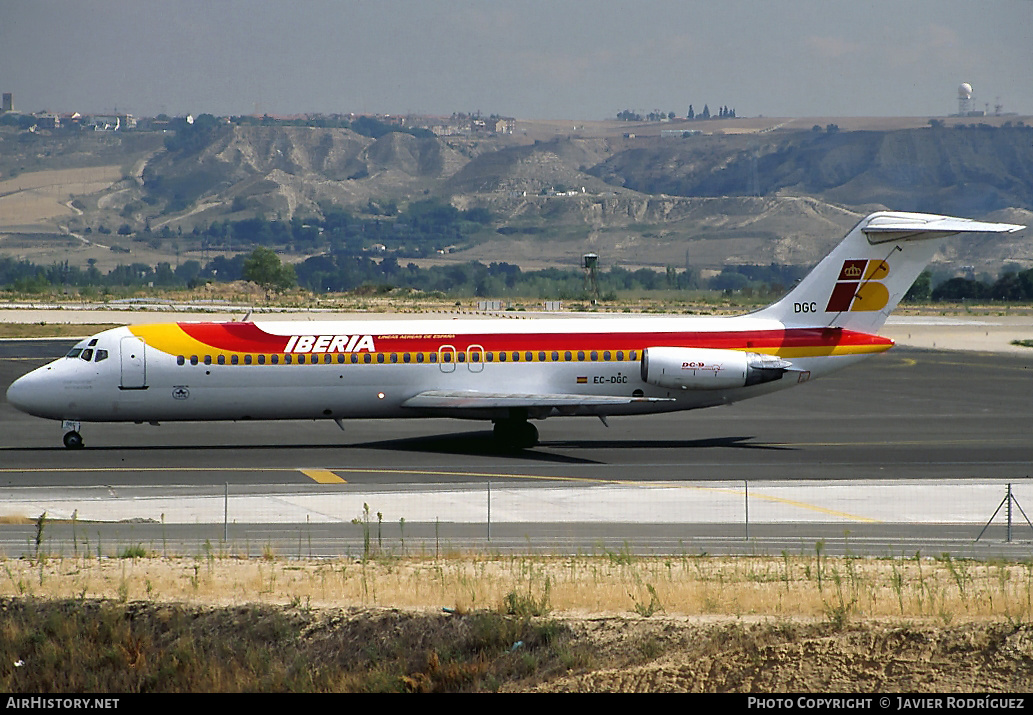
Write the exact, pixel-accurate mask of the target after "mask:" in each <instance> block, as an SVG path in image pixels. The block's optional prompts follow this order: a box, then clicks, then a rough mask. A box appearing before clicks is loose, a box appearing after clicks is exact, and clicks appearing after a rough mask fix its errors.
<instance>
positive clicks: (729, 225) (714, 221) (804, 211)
mask: <svg viewBox="0 0 1033 715" xmlns="http://www.w3.org/2000/svg"><path fill="white" fill-rule="evenodd" d="M988 121H989V120H988ZM758 122H759V123H758ZM801 123H803V124H806V122H805V121H804V120H795V121H794V122H790V123H778V124H775V125H773V126H763V127H762V125H767V124H770V120H765V121H764V122H760V120H755V121H753V122H752V123H750V121H749V120H736V122H731V123H729V122H724V123H722V122H715V123H708V122H682V123H681V124H679V125H678V126H679V127H681V128H683V129H688V128H692V129H694V130H695V129H700V130H703V132H704V133H703V134H693V135H689V134H685V135H682V134H679V133H678V132H677V131H676V130H675V131H674V132H673V133H672V132H668V133H667V134H661V128H662V127H663V126H671V125H660V124H657V123H653V124H650V125H642V126H640V127H639V126H635V127H631V126H629V125H624V124H623V123H619V122H609V123H597V124H596V125H593V126H591V127H578V126H576V125H569V130H568V132H569V133H561V130H562V129H564V127H566V126H568V125H565V124H563V123H559V124H556V126H551V125H549V126H544V125H543V126H541V127H538V126H537V125H535V124H533V123H527V128H526V129H525V130H524V131H518V132H517V133H516V134H515V135H510V136H507V135H488V136H476V135H474V136H443V137H438V136H432V135H430V134H429V133H427V132H423V133H422V134H421V133H419V132H415V135H414V133H405V132H399V131H388V132H387V133H384V134H380V135H379V136H378V137H372V136H366V135H364V134H360V133H358V132H356V131H353V130H351V129H341V128H322V127H311V126H291V125H284V124H269V125H248V124H231V123H228V122H225V121H218V122H217V123H213V124H212V125H210V126H209V127H207V128H205V129H203V130H201V129H197V130H190V131H192V132H194V133H193V134H191V135H190V136H186V135H184V136H182V137H180V136H178V135H172V136H171V137H170V136H165V137H164V139H163V137H162V135H161V134H158V133H147V132H140V133H137V134H131V133H127V134H125V135H119V136H116V137H114V138H111V137H109V136H97V137H85V138H84V137H83V136H79V137H78V138H75V137H69V136H65V135H59V134H53V135H51V136H49V137H45V136H37V135H32V136H28V134H27V133H25V132H22V133H20V134H19V133H15V132H12V131H10V130H4V131H2V132H0V141H2V148H3V149H4V150H5V151H7V150H8V149H9V148H11V147H17V148H18V151H17V152H15V153H9V154H6V155H5V156H4V159H3V160H2V161H0V186H4V187H9V190H10V192H11V193H10V195H7V196H3V197H0V201H3V202H5V203H4V208H5V210H4V212H3V213H2V215H0V254H3V255H12V256H18V257H26V258H29V259H30V260H31V259H32V256H33V253H32V245H33V242H39V243H40V247H41V248H43V247H44V243H45V242H46V240H49V244H52V245H51V248H52V249H53V250H51V251H50V252H49V253H45V252H44V253H41V254H40V255H41V256H51V255H63V254H62V252H67V255H65V258H67V260H69V261H72V262H77V263H80V264H81V263H85V261H86V260H87V259H93V260H94V261H95V262H97V263H99V264H100V265H106V264H107V263H109V262H110V261H111V260H115V259H117V260H124V261H130V260H140V261H144V262H147V263H152V262H154V261H158V260H162V259H163V257H164V260H176V261H177V262H178V260H179V258H180V257H181V256H184V255H188V254H190V253H193V252H195V251H196V252H199V253H200V252H201V251H202V250H203V246H202V245H201V241H200V239H198V238H191V236H190V234H191V232H192V230H193V229H194V228H195V227H201V228H202V229H203V228H205V227H207V226H209V225H211V224H213V223H216V222H225V221H240V220H242V219H251V218H253V217H256V216H257V217H261V218H264V219H268V220H273V219H280V220H284V221H286V220H289V219H292V218H297V219H299V220H301V221H306V220H312V219H314V220H317V221H318V220H321V218H322V217H323V216H324V212H325V210H326V209H327V208H328V207H331V206H333V207H343V208H345V209H347V210H349V211H352V212H354V213H356V214H358V215H361V214H364V213H365V214H366V215H367V216H373V217H375V218H376V220H377V221H379V222H382V223H384V224H386V225H387V226H391V223H392V222H393V221H394V220H395V219H396V217H397V216H398V215H399V214H398V211H399V208H400V207H404V206H405V205H406V204H407V203H409V202H411V201H414V200H417V199H419V200H423V199H427V198H432V199H437V200H439V201H447V202H450V203H451V204H452V205H454V206H456V207H457V208H460V209H463V210H469V209H475V208H486V209H488V210H489V211H490V212H491V214H490V216H491V218H490V222H486V223H484V224H483V225H482V227H481V228H479V229H478V232H477V234H476V235H475V236H473V237H472V238H470V239H469V240H464V241H463V242H461V245H457V246H456V247H455V249H454V253H451V254H449V255H446V256H443V257H441V258H440V259H438V258H435V259H433V260H440V261H445V262H461V261H467V260H481V261H498V260H503V261H508V262H511V263H517V264H519V265H521V266H522V267H525V268H537V267H543V266H554V265H564V266H573V265H577V263H578V261H579V259H580V256H581V255H582V254H583V253H585V252H595V253H598V254H599V255H600V257H601V260H602V264H601V265H603V266H604V267H605V266H608V265H614V264H621V265H625V266H649V267H655V268H663V267H665V266H674V267H677V268H681V267H684V266H686V265H691V266H692V267H693V268H695V269H719V268H720V267H721V266H724V265H727V264H729V263H733V264H734V263H751V264H769V263H786V264H796V265H807V264H812V263H813V262H814V261H816V260H817V259H818V258H819V257H820V256H821V255H822V254H823V253H824V252H825V250H827V248H828V247H829V246H831V245H832V244H833V243H834V242H835V241H836V240H837V239H838V238H839V237H841V236H842V235H843V233H844V231H845V230H846V229H848V228H849V227H850V226H851V225H853V223H854V222H856V220H857V219H858V218H859V217H860V216H863V215H864V214H865V213H867V212H868V211H871V210H878V209H882V208H890V209H895V210H918V211H929V212H934V213H947V214H954V215H961V216H969V217H972V218H990V219H993V220H1002V221H1012V222H1016V223H1026V224H1028V223H1030V221H1029V217H1030V213H1031V212H1033V127H1028V126H1025V124H1024V123H1023V122H1022V121H1019V120H1015V122H1014V123H1012V122H1010V121H996V120H994V123H993V124H992V125H991V124H985V125H984V124H980V125H978V126H975V125H971V126H970V125H957V126H950V125H941V124H936V123H934V124H935V126H928V125H927V126H922V123H921V122H917V121H912V122H909V123H905V124H902V125H901V127H903V128H899V129H883V128H870V127H869V124H862V125H859V126H864V127H866V128H865V130H863V131H848V130H838V129H836V128H835V125H833V124H828V125H826V126H825V128H821V127H820V126H819V125H815V130H811V129H800V128H798V129H788V128H787V124H792V125H793V126H800V125H801ZM843 124H844V126H847V127H849V126H852V125H850V123H849V122H846V121H845V120H844V122H843ZM690 125H691V127H690ZM754 125H756V126H754ZM519 126H520V123H518V127H519ZM871 126H872V127H875V126H876V125H871ZM535 127H537V129H535ZM622 129H625V130H626V129H631V130H633V131H624V132H622V131H621V130H622ZM184 131H186V130H184ZM636 131H637V132H639V134H637V135H636V134H635V132H636ZM163 141H164V146H163V145H162V142H163ZM12 157H15V158H12ZM91 162H92V163H91ZM85 166H92V167H94V169H93V170H94V171H95V172H97V175H96V177H91V178H88V179H79V178H77V179H75V180H67V177H66V179H63V180H61V181H58V178H59V177H58V175H56V174H55V175H53V176H49V177H48V176H47V174H48V172H50V171H56V170H58V169H62V170H66V169H68V168H71V167H85ZM114 167H119V169H118V170H117V171H116V170H115V169H114ZM30 169H31V170H32V176H33V182H35V183H36V184H39V185H45V186H48V187H50V188H49V189H48V191H49V193H46V194H45V195H44V194H42V193H41V190H40V189H38V188H37V189H33V191H34V193H33V194H31V195H30V194H29V193H27V192H28V191H29V189H26V188H25V187H18V186H13V185H12V184H11V183H10V178H11V176H12V175H14V176H17V175H19V173H22V175H25V176H27V173H28V171H29V170H30ZM113 171H114V172H115V173H112V172H113ZM119 173H120V174H121V176H120V177H119V176H118V175H117V174H119ZM51 179H53V180H51ZM76 182H78V186H77V185H76ZM16 209H17V210H16ZM116 227H117V228H118V229H119V231H120V232H121V233H122V234H123V236H124V238H122V237H115V236H112V237H111V238H110V239H107V238H105V237H104V236H106V235H108V234H111V233H112V232H113V230H114V229H115V228H116ZM148 230H152V231H154V232H158V231H162V232H163V236H162V239H163V240H158V239H157V238H156V237H153V235H152V234H147V233H145V232H146V231H148ZM48 233H49V234H51V236H50V239H45V238H44V236H45V234H48ZM98 233H99V234H101V235H98ZM5 234H6V238H5V237H4V235H5ZM18 234H23V235H20V236H19V235H18ZM54 239H57V240H56V241H55V240H54ZM169 239H172V240H169ZM1028 240H1029V239H1028V232H1023V233H1020V234H1016V235H1010V236H1008V237H1007V240H1004V241H1001V240H999V239H998V240H994V241H992V242H984V241H973V242H966V243H965V244H964V245H958V246H955V245H954V244H951V245H949V246H948V248H947V249H945V251H944V252H943V253H942V254H940V255H939V256H938V257H937V259H936V260H937V261H938V262H939V263H940V264H941V268H945V269H950V270H959V269H961V268H962V267H964V268H965V270H969V271H975V272H982V271H986V272H988V273H991V274H995V273H996V272H997V271H999V270H1000V268H1001V267H1002V266H1003V265H1005V264H1009V263H1011V264H1017V265H1018V266H1020V267H1022V268H1025V267H1029V265H1031V261H1033V259H1031V258H1030V251H1029V246H1028ZM369 242H370V243H371V245H372V243H374V242H377V240H376V239H370V241H369ZM109 247H110V250H112V251H118V252H119V254H124V253H125V252H127V251H128V252H130V253H131V254H133V256H131V257H129V258H126V257H124V256H115V258H114V259H113V258H112V257H111V256H108V255H107V254H104V253H103V252H104V251H107V250H108V249H109ZM282 249H283V250H285V251H288V252H289V251H290V250H291V248H290V247H289V246H284V247H282ZM55 251H56V253H55ZM306 255H307V254H305V253H304V252H302V251H299V252H298V255H296V256H294V257H292V258H291V260H300V259H302V258H304V257H305V256H306ZM194 257H202V256H200V255H199V256H194Z"/></svg>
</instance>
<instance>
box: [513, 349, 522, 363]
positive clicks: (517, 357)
mask: <svg viewBox="0 0 1033 715" xmlns="http://www.w3.org/2000/svg"><path fill="white" fill-rule="evenodd" d="M513 362H520V353H518V352H517V351H516V350H514V351H513Z"/></svg>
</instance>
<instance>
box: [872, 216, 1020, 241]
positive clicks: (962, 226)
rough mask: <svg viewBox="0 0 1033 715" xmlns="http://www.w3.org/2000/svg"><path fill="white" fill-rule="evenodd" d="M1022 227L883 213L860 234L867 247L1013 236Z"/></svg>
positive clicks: (949, 217) (950, 217)
mask: <svg viewBox="0 0 1033 715" xmlns="http://www.w3.org/2000/svg"><path fill="white" fill-rule="evenodd" d="M1023 228H1025V226H1019V225H1016V224H1013V223H988V222H986V221H974V220H972V219H967V218H956V217H954V216H935V215H932V214H914V213H901V212H894V213H884V214H880V215H876V216H875V217H873V218H872V219H871V220H870V221H869V222H868V224H867V225H865V226H864V227H863V228H862V229H861V230H862V231H864V233H865V235H866V236H868V241H869V243H873V244H874V243H887V242H889V241H915V240H920V239H926V238H941V237H945V236H950V235H952V234H955V233H1014V232H1015V231H1021V230H1022V229H1023Z"/></svg>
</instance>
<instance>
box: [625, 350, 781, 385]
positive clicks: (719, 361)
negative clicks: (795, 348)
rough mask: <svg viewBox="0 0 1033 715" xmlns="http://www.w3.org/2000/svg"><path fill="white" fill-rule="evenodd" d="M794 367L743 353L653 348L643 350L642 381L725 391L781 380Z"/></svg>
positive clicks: (777, 358) (753, 354)
mask: <svg viewBox="0 0 1033 715" xmlns="http://www.w3.org/2000/svg"><path fill="white" fill-rule="evenodd" d="M791 365H792V363H790V362H789V361H788V360H783V359H782V358H780V357H776V356H774V355H762V354H760V353H747V352H741V351H739V350H714V349H712V348H665V347H651V348H646V349H645V350H643V351H642V380H643V381H644V382H648V383H649V384H650V385H656V386H657V387H666V388H669V389H675V390H725V389H731V388H736V387H747V386H749V385H759V384H761V383H764V382H771V381H772V380H779V379H781V378H782V375H783V374H785V371H786V370H787V369H788V368H789V367H791Z"/></svg>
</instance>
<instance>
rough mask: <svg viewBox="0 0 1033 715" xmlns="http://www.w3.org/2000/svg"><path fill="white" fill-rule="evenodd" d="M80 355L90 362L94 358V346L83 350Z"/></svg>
mask: <svg viewBox="0 0 1033 715" xmlns="http://www.w3.org/2000/svg"><path fill="white" fill-rule="evenodd" d="M79 357H81V358H82V359H83V360H85V361H86V362H89V361H90V360H92V359H93V348H86V349H85V350H83V351H82V355H80V356H79Z"/></svg>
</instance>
